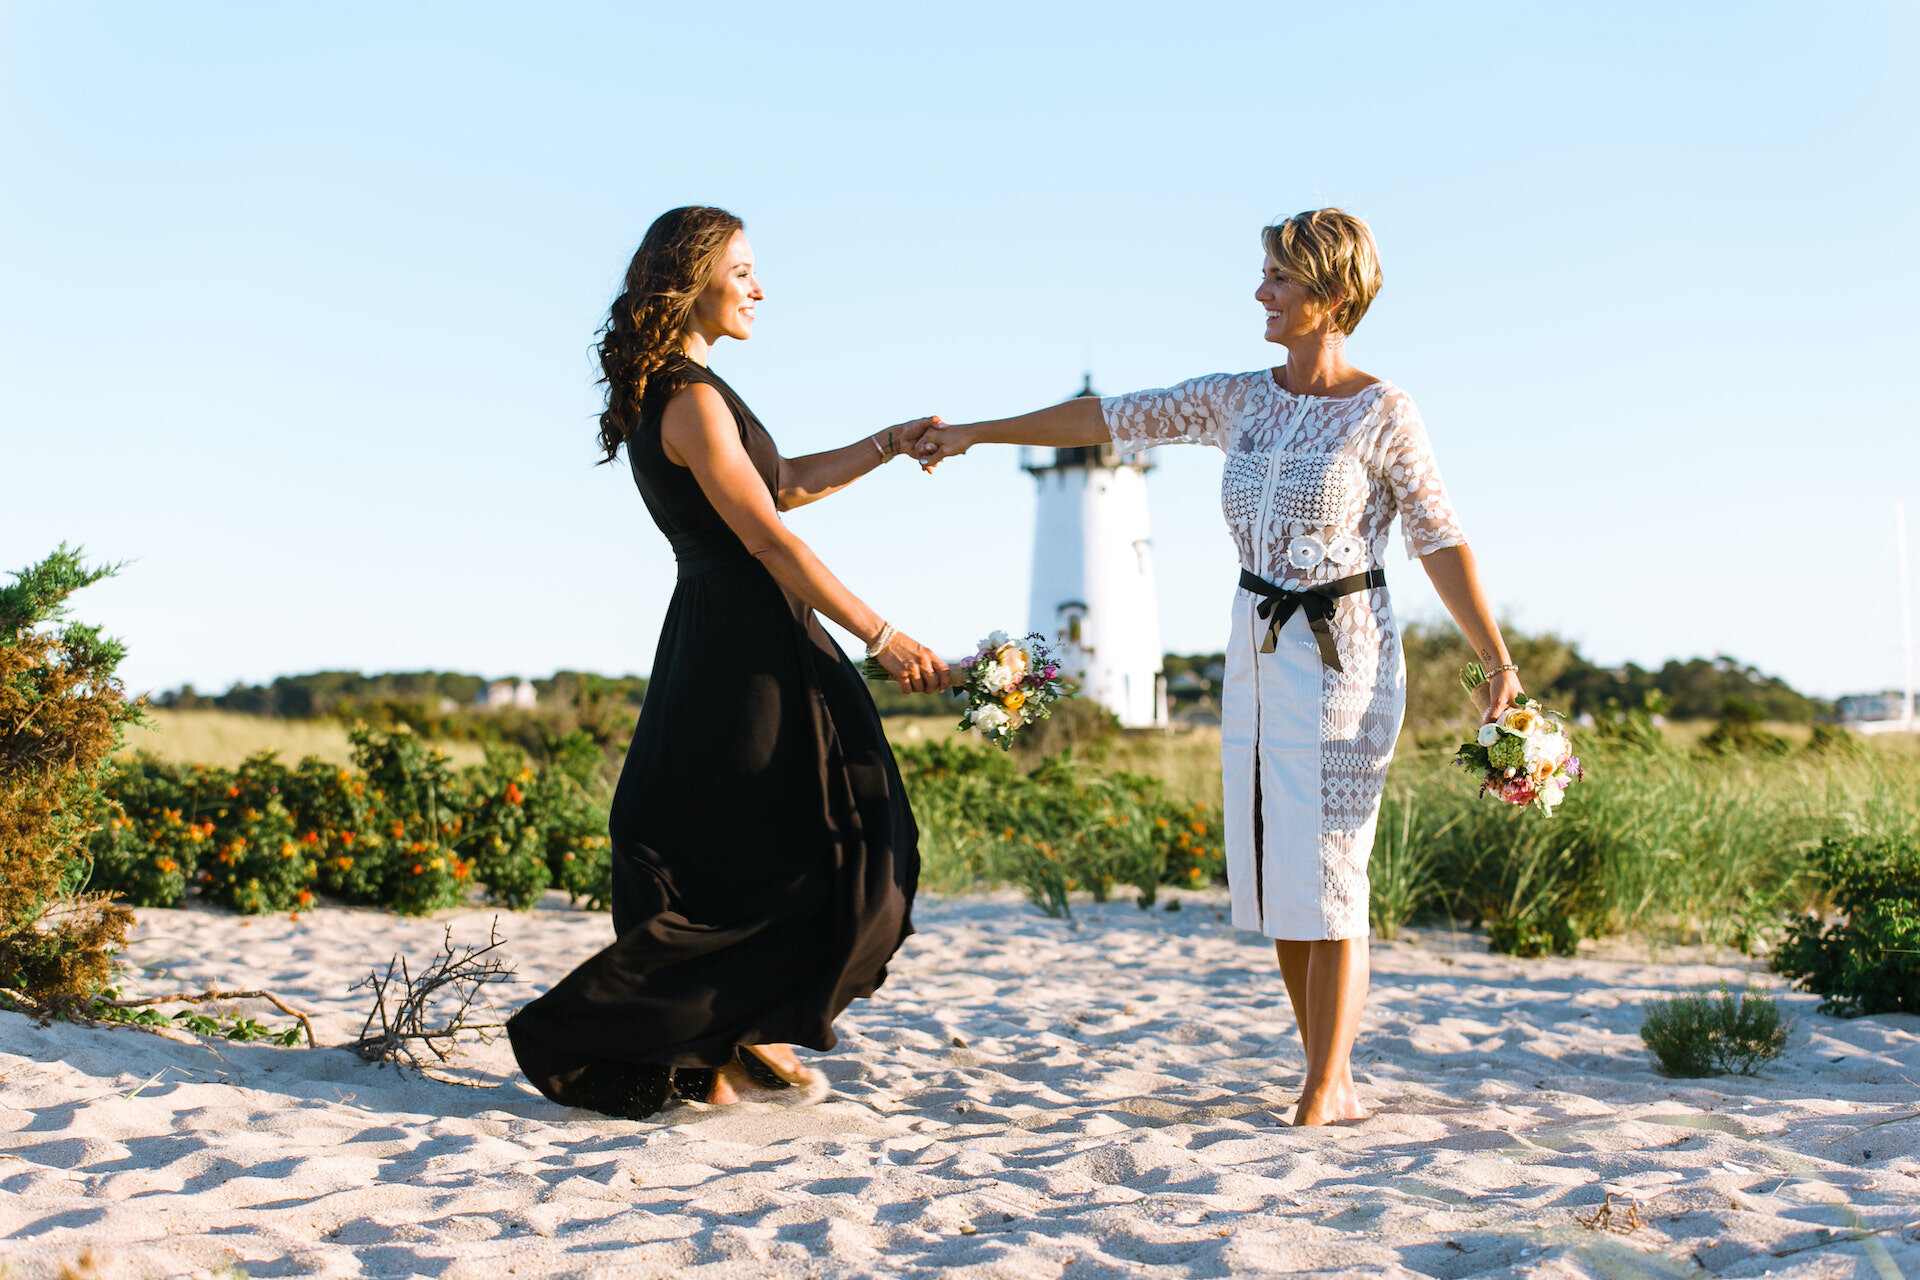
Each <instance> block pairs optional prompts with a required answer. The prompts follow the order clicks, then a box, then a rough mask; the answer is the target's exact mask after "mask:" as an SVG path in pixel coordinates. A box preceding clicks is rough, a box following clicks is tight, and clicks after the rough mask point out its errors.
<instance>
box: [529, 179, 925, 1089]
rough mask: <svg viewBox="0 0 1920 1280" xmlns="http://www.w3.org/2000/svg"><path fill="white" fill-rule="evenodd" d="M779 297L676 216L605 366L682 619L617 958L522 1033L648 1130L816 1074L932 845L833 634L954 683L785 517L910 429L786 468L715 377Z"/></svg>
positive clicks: (900, 666) (547, 1074) (719, 235)
mask: <svg viewBox="0 0 1920 1280" xmlns="http://www.w3.org/2000/svg"><path fill="white" fill-rule="evenodd" d="M763 296H764V295H763V294H762V293H761V291H760V286H759V283H758V282H757V281H756V280H755V279H754V274H753V251H752V247H751V246H750V245H749V244H748V243H747V237H746V234H745V232H744V230H743V228H742V224H741V222H740V220H739V219H738V218H736V217H734V216H733V215H732V214H730V213H727V212H725V211H724V210H720V209H710V208H701V207H692V208H684V209H674V210H671V211H669V212H667V213H665V214H662V215H661V216H660V218H659V219H658V220H657V221H655V222H654V224H653V226H652V227H651V228H649V229H648V231H647V235H646V238H645V239H644V240H643V241H642V242H641V244H640V249H639V251H638V252H637V253H636V254H635V255H634V258H633V263H632V265H631V266H630V267H629V268H628V269H627V277H626V288H625V292H623V293H622V294H621V296H620V297H619V298H618V299H617V300H616V301H615V302H614V304H613V314H612V318H611V319H610V320H609V321H608V324H607V329H606V333H605V335H604V337H603V340H602V342H601V345H600V360H601V367H602V369H603V370H604V372H605V375H606V377H605V381H606V383H607V410H606V412H605V413H604V414H603V415H602V416H601V419H600V438H601V445H602V447H603V448H604V449H605V450H606V459H605V460H607V461H611V460H612V458H613V457H614V455H615V454H616V452H617V451H618V450H619V448H620V447H621V446H622V445H625V446H626V449H627V457H628V461H629V462H630V463H631V464H632V466H633V475H634V479H635V480H636V481H637V482H638V484H639V486H640V495H641V497H642V498H643V499H645V501H646V504H647V510H648V511H649V512H650V513H651V514H652V516H653V519H654V522H655V523H656V524H658V525H659V526H660V529H661V532H663V533H665V534H666V535H667V540H668V541H669V542H670V543H671V544H672V545H673V553H674V557H675V559H676V560H677V561H678V562H679V584H678V585H677V586H676V587H675V589H674V593H673V600H672V602H671V603H670V604H669V605H668V608H667V616H666V621H665V623H664V625H663V626H662V628H661V632H660V645H659V649H658V650H657V652H656V653H655V655H654V662H653V673H652V678H651V681H650V682H649V684H648V687H647V698H646V703H645V705H644V706H643V707H642V708H641V711H640V723H639V726H638V727H637V728H636V729H635V730H634V735H633V746H632V748H631V749H630V750H629V751H628V753H627V761H626V767H625V768H624V769H623V770H622V772H621V775H620V784H619V787H618V789H617V790H616V791H615V793H614V799H613V810H612V818H611V822H610V824H609V828H610V834H611V835H612V837H613V928H614V933H615V935H616V941H615V942H614V943H613V944H612V945H611V946H609V947H607V948H606V950H604V951H601V952H600V953H599V954H598V955H595V956H593V957H592V958H591V959H589V960H588V961H587V962H586V963H585V964H582V965H581V966H580V967H579V968H578V969H576V970H574V971H573V972H572V973H571V974H568V975H567V976H566V977H565V978H563V979H562V980H561V981H560V982H559V983H558V984H557V985H556V986H555V987H554V988H553V989H552V990H551V991H549V992H548V993H547V994H545V995H544V996H541V997H540V998H539V999H537V1000H535V1001H533V1002H532V1003H531V1004H529V1005H527V1006H526V1007H525V1008H523V1009H521V1010H520V1011H519V1012H518V1013H517V1014H515V1015H514V1017H513V1019H512V1020H511V1021H510V1022H509V1023H508V1024H507V1031H508V1035H509V1037H510V1038H511V1040H512V1042H513V1051H514V1054H515V1056H516V1057H517V1058H518V1059H519V1061H520V1067H521V1069H522V1070H523V1071H525V1072H526V1074H527V1077H528V1079H530V1080H532V1081H533V1083H534V1084H535V1085H537V1086H538V1087H539V1089H540V1091H541V1092H542V1093H544V1094H546V1096H547V1097H549V1098H551V1099H553V1100H554V1101H555V1102H561V1103H565V1104H567V1105H570V1106H578V1107H586V1108H589V1109H591V1110H594V1111H601V1112H605V1113H607V1114H610V1115H617V1116H627V1117H632V1118H635V1119H638V1118H640V1117H643V1116H647V1115H651V1114H652V1113H653V1112H655V1111H657V1110H658V1109H659V1108H660V1107H662V1106H663V1105H665V1104H666V1102H667V1100H668V1099H669V1097H671V1096H673V1095H675V1094H677V1095H679V1096H681V1097H686V1098H695V1099H701V1100H705V1101H709V1102H731V1101H733V1100H734V1099H735V1098H736V1097H737V1096H738V1090H739V1089H741V1088H743V1087H745V1086H746V1085H747V1084H748V1083H749V1082H752V1083H757V1084H760V1085H763V1086H767V1087H784V1086H786V1085H788V1084H799V1083H805V1082H807V1081H808V1080H809V1079H810V1078H811V1077H810V1074H809V1073H808V1072H807V1071H806V1069H805V1068H804V1067H802V1066H801V1065H800V1063H799V1061H798V1059H796V1058H795V1056H794V1054H793V1051H792V1050H791V1049H790V1048H788V1045H789V1044H802V1045H806V1046H808V1047H809V1048H813V1049H823V1050H824V1049H831V1048H833V1047H834V1044H835V1043H836V1041H835V1037H834V1033H833V1019H834V1018H835V1016H837V1015H838V1014H839V1013H840V1011H841V1010H843V1009H845V1008H846V1007H847V1005H848V1004H849V1003H850V1002H851V1001H853V1000H854V999H856V998H858V997H861V996H867V995H871V994H872V993H873V991H874V990H875V989H876V988H877V987H879V985H880V984H881V982H883V981H884V980H885V979H886V974H887V968H886V966H887V962H888V960H890V959H891V958H892V956H893V953H894V952H895V951H896V950H898V948H899V946H900V943H901V942H902V941H903V940H904V939H905V937H906V936H907V934H908V933H910V932H912V923H911V920H910V918H909V912H910V908H911V906H912V902H913V893H914V887H915V884H916V881H917V879H918V876H919V867H920V859H919V851H918V848H917V843H916V842H917V839H918V833H917V831H916V829H915V827H914V823H913V815H912V813H911V812H910V811H909V810H908V808H907V800H906V795H905V793H904V791H903V790H902V788H901V783H900V774H899V771H898V770H897V769H896V768H895V767H894V762H893V753H892V752H891V751H890V750H889V749H888V747H887V740H886V737H885V735H884V734H883V733H882V731H881V727H880V717H879V715H878V714H877V713H876V712H875V710H874V707H873V700H872V699H871V698H870V697H869V696H868V694H867V691H866V687H865V685H864V684H863V683H862V681H861V678H860V676H859V674H858V673H857V672H856V671H855V669H854V667H853V665H852V663H850V662H849V661H848V660H847V658H846V656H845V655H844V654H842V653H841V652H840V649H839V647H838V646H837V645H835V644H834V642H833V640H832V639H831V638H829V637H828V635H827V633H826V632H825V630H824V629H823V628H822V627H821V625H820V622H819V620H818V619H817V618H816V617H815V611H816V610H817V611H818V612H820V613H823V614H825V615H826V616H827V617H829V618H831V619H832V620H833V621H834V622H836V623H838V624H840V625H841V626H843V627H845V628H846V629H847V630H849V631H851V632H852V633H853V634H854V635H856V636H860V637H863V638H866V639H867V640H868V641H869V644H868V652H869V653H870V654H871V655H872V656H874V657H877V658H878V659H879V660H880V662H881V663H882V664H883V665H884V666H885V667H886V669H887V670H888V671H889V672H891V673H892V674H893V676H894V678H895V679H896V680H897V681H898V682H899V684H900V687H901V688H902V689H903V690H907V691H910V692H935V691H938V690H942V689H944V688H945V687H946V683H947V669H946V664H945V663H943V662H941V660H940V659H939V657H938V656H937V655H936V654H934V653H933V652H932V651H931V650H929V649H927V648H926V647H924V646H923V645H920V644H917V643H915V642H914V641H913V640H910V639H908V638H907V636H905V635H904V634H902V633H901V632H899V631H896V630H895V629H894V628H893V627H891V626H889V625H888V624H887V623H886V621H885V620H884V619H883V618H881V616H880V615H879V614H877V613H875V612H874V611H873V610H872V609H871V608H869V607H868V606H867V605H866V604H864V603H862V602H861V601H860V600H859V599H858V598H857V597H856V596H854V595H853V593H852V592H850V591H848V590H847V589H846V587H844V586H843V585H841V583H840V582H839V580H838V579H836V578H835V577H834V576H833V574H832V573H830V572H828V570H827V567H826V566H825V565H824V564H822V563H821V562H820V561H819V560H818V559H817V558H816V557H815V556H814V554H813V553H812V552H811V551H810V550H808V549H807V546H806V544H805V543H804V542H802V541H801V540H800V539H799V538H797V537H795V536H794V535H793V534H792V533H791V532H789V531H788V529H787V528H786V526H785V525H784V524H782V523H781V520H780V516H779V512H781V511H783V510H786V509H788V508H791V507H796V506H800V505H802V504H804V503H808V502H812V501H815V500H816V499H819V498H824V497H826V496H827V495H828V494H830V493H834V492H836V491H837V490H839V489H842V488H845V487H846V486H847V485H848V484H851V483H852V482H853V481H854V480H857V479H858V478H859V477H861V476H863V475H865V474H866V473H867V472H869V471H871V470H873V469H874V468H875V467H877V466H879V465H880V464H881V463H883V462H886V461H887V460H888V459H890V458H891V457H892V456H893V455H894V453H895V452H896V446H897V445H899V444H900V443H901V441H902V438H903V433H904V432H905V431H907V430H909V429H912V428H918V427H920V426H922V425H924V421H925V420H922V422H921V423H913V424H906V425H905V426H902V427H893V428H888V429H887V430H885V431H881V432H877V433H875V434H874V435H872V436H869V437H866V438H864V439H861V440H859V441H857V442H856V443H854V444H851V445H848V446H847V447H845V448H843V449H837V450H834V451H831V452H828V453H819V454H813V455H811V456H808V457H804V458H792V459H788V458H782V457H781V456H780V454H779V451H778V450H777V449H776V448H775V447H774V443H773V440H772V438H771V437H770V436H768V434H767V431H766V428H764V427H763V426H761V425H760V421H759V419H757V418H755V417H754V416H753V411H752V410H750V409H748V408H747V406H746V404H745V403H743V402H742V401H741V399H740V397H739V396H737V395H735V394H734V392H733V389H732V388H731V387H729V386H727V384H726V383H725V382H722V381H721V380H720V378H719V377H718V376H716V375H715V374H714V373H713V372H712V371H710V370H709V369H708V368H707V357H708V354H709V353H710V352H711V350H712V348H713V345H714V343H716V342H718V341H719V340H720V339H721V338H723V337H726V338H739V339H743V340H744V339H745V338H747V337H749V336H750V335H751V333H752V330H753V309H754V304H755V303H756V302H758V301H759V300H760V298H761V297H763Z"/></svg>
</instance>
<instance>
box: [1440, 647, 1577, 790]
mask: <svg viewBox="0 0 1920 1280" xmlns="http://www.w3.org/2000/svg"><path fill="white" fill-rule="evenodd" d="M1486 682H1487V675H1486V672H1485V670H1483V669H1482V668H1481V667H1480V665H1479V664H1478V663H1470V664H1469V665H1468V666H1467V667H1466V669H1465V670H1463V671H1462V672H1461V673H1460V684H1461V686H1462V687H1463V688H1464V689H1466V691H1467V694H1468V696H1470V697H1471V696H1473V695H1474V694H1475V692H1476V691H1477V690H1478V689H1479V688H1480V686H1481V685H1483V684H1485V683H1486ZM1564 721H1565V717H1564V716H1561V715H1559V714H1558V713H1557V712H1552V711H1548V710H1547V709H1546V708H1545V707H1543V706H1541V705H1540V702H1539V700H1538V699H1535V698H1529V697H1528V696H1527V695H1526V694H1524V693H1523V694H1521V695H1520V696H1519V697H1517V698H1515V699H1514V700H1513V705H1512V706H1511V707H1508V708H1507V709H1506V710H1505V711H1503V712H1501V713H1500V717H1499V718H1498V719H1496V720H1493V721H1491V722H1489V723H1487V724H1483V725H1481V726H1480V731H1479V732H1478V733H1477V734H1475V735H1474V739H1473V741H1472V742H1463V743H1461V744H1460V750H1459V753H1458V754H1456V755H1455V756H1454V758H1453V762H1454V763H1455V764H1457V765H1460V766H1461V767H1463V768H1465V769H1469V770H1471V771H1473V772H1475V773H1478V774H1479V775H1480V794H1481V795H1483V796H1484V795H1488V794H1491V795H1493V797H1494V798H1495V799H1497V800H1500V801H1502V802H1503V803H1506V804H1530V805H1532V806H1534V807H1535V808H1537V809H1539V810H1540V812H1542V813H1544V814H1548V815H1549V816H1551V815H1552V813H1553V809H1554V806H1555V805H1557V804H1559V803H1560V801H1561V798H1562V797H1564V796H1565V795H1566V791H1567V788H1568V787H1570V786H1572V785H1573V784H1574V783H1576V782H1578V781H1580V779H1581V777H1582V776H1584V770H1582V768H1581V766H1580V757H1578V756H1576V755H1574V754H1573V742H1572V740H1571V739H1569V738H1568V737H1567V730H1566V725H1565V723H1564Z"/></svg>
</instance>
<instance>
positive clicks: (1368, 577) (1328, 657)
mask: <svg viewBox="0 0 1920 1280" xmlns="http://www.w3.org/2000/svg"><path fill="white" fill-rule="evenodd" d="M1386 585H1387V571H1386V570H1385V569H1369V570H1367V571H1366V572H1365V573H1356V574H1354V575H1353V576H1352V577H1350V578H1341V579H1339V580H1338V581H1335V582H1326V583H1322V584H1321V585H1319V586H1317V587H1309V588H1307V589H1306V590H1305V591H1287V590H1283V589H1282V588H1280V587H1276V586H1274V585H1273V584H1272V583H1271V582H1268V581H1267V580H1266V579H1265V578H1262V577H1260V576H1259V575H1257V574H1255V573H1252V572H1251V571H1249V570H1246V569H1242V570H1241V571H1240V589H1241V590H1242V591H1251V592H1253V594H1255V595H1257V596H1265V597H1266V599H1264V600H1262V601H1261V602H1260V605H1259V613H1260V616H1261V617H1263V618H1265V619H1266V620H1267V638H1266V642H1265V643H1263V644H1262V645H1261V646H1260V652H1262V653H1272V652H1273V647H1274V645H1275V644H1277V643H1278V642H1279V639H1280V628H1282V627H1284V626H1286V625H1287V619H1289V618H1291V617H1292V616H1293V611H1294V610H1295V609H1298V610H1300V612H1302V613H1304V614H1306V615H1307V625H1308V626H1310V627H1312V628H1313V638H1314V640H1315V641H1316V642H1317V643H1318V644H1319V645H1320V661H1322V662H1324V663H1326V664H1327V665H1328V666H1329V667H1331V668H1333V669H1334V670H1335V671H1345V670H1346V668H1345V667H1343V666H1341V665H1340V650H1339V649H1337V648H1335V647H1334V643H1333V625H1332V624H1333V611H1334V609H1335V608H1336V607H1337V603H1338V601H1339V599H1340V597H1341V596H1350V595H1352V594H1353V593H1354V592H1356V591H1366V590H1369V589H1370V588H1373V587H1384V586H1386Z"/></svg>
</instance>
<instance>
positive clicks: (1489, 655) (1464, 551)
mask: <svg viewBox="0 0 1920 1280" xmlns="http://www.w3.org/2000/svg"><path fill="white" fill-rule="evenodd" d="M1420 564H1421V567H1422V568H1424V569H1425V570H1426V571H1427V577H1429V578H1431V579H1432V580H1433V588H1434V590H1435V591H1437V592H1439V593H1440V603H1441V604H1444V605H1446V606H1447V612H1448V613H1450V614H1452V615H1453V621H1454V623H1455V624H1456V625H1457V626H1458V627H1459V628H1460V631H1461V634H1463V635H1465V636H1466V638H1467V643H1468V644H1470V645H1472V646H1473V651H1474V653H1475V654H1477V655H1478V656H1479V658H1480V664H1481V665H1482V666H1484V667H1486V668H1487V669H1488V670H1489V671H1492V670H1493V668H1495V667H1504V666H1508V665H1510V664H1511V663H1512V662H1513V659H1512V658H1511V657H1509V656H1508V654H1507V642H1506V640H1505V639H1503V638H1502V637H1501V635H1500V624H1499V623H1497V622H1495V621H1494V620H1493V610H1492V609H1490V608H1488V607H1487V593H1486V589H1485V588H1484V587H1482V586H1481V584H1480V565H1479V562H1478V561H1476V560H1475V559H1474V558H1473V548H1471V547H1469V546H1468V545H1467V544H1466V543H1464V542H1463V543H1461V544H1460V545H1459V546H1454V547H1442V548H1440V549H1439V550H1438V551H1429V552H1428V553H1427V554H1426V555H1424V556H1421V557H1420ZM1520 692H1521V688H1520V673H1519V672H1517V671H1494V672H1493V675H1492V677H1491V684H1490V685H1489V686H1488V688H1487V699H1488V703H1487V719H1489V720H1492V719H1493V718H1494V717H1495V716H1498V715H1499V714H1500V713H1501V712H1502V711H1505V710H1506V709H1507V708H1508V707H1510V706H1512V705H1513V699H1514V697H1515V695H1517V694H1519V693H1520Z"/></svg>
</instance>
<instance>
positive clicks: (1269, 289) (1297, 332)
mask: <svg viewBox="0 0 1920 1280" xmlns="http://www.w3.org/2000/svg"><path fill="white" fill-rule="evenodd" d="M1253 298H1254V301H1255V302H1258V303H1259V304H1260V305H1261V306H1262V307H1265V308H1266V311H1267V332H1266V339H1267V341H1268V342H1277V343H1279V344H1281V345H1282V346H1285V345H1287V344H1288V343H1292V342H1299V341H1302V340H1304V339H1307V338H1311V337H1316V336H1324V335H1325V334H1326V333H1329V332H1332V331H1334V329H1335V325H1334V320H1333V317H1334V315H1335V313H1336V312H1338V311H1339V309H1340V299H1338V298H1331V299H1322V298H1320V297H1318V296H1316V295H1315V294H1314V292H1313V291H1312V290H1311V289H1309V288H1307V287H1306V286H1305V285H1303V284H1299V283H1297V282H1295V281H1292V280H1288V279H1285V278H1284V277H1282V275H1281V274H1280V266H1279V264H1278V263H1276V262H1275V261H1274V260H1273V259H1272V258H1271V257H1269V258H1268V259H1267V265H1266V268H1265V270H1264V271H1263V272H1262V273H1261V279H1260V287H1259V288H1258V289H1255V290H1254V291H1253Z"/></svg>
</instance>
